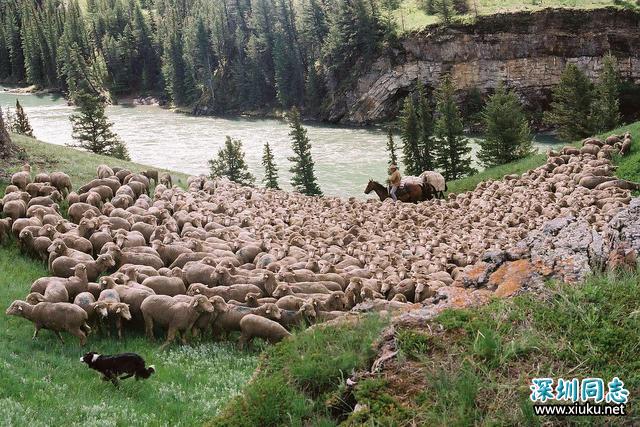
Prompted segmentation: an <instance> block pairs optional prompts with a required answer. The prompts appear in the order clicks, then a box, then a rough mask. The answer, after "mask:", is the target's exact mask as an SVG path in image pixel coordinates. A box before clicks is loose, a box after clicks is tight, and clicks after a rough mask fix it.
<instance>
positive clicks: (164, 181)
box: [160, 173, 173, 188]
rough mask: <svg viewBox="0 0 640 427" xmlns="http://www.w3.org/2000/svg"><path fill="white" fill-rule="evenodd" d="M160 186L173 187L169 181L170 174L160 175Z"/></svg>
mask: <svg viewBox="0 0 640 427" xmlns="http://www.w3.org/2000/svg"><path fill="white" fill-rule="evenodd" d="M160 184H164V185H166V186H167V188H171V187H173V182H172V180H171V174H168V173H163V174H161V175H160Z"/></svg>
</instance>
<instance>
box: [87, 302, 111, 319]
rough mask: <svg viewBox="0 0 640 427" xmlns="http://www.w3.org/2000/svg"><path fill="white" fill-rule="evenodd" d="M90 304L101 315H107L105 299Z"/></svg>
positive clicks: (107, 308)
mask: <svg viewBox="0 0 640 427" xmlns="http://www.w3.org/2000/svg"><path fill="white" fill-rule="evenodd" d="M91 306H92V307H93V309H94V310H95V311H96V312H97V313H98V314H99V315H100V316H101V317H107V316H108V315H109V303H107V302H106V301H97V302H94V303H93V304H91Z"/></svg>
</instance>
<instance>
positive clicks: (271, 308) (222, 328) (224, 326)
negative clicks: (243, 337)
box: [213, 297, 282, 336]
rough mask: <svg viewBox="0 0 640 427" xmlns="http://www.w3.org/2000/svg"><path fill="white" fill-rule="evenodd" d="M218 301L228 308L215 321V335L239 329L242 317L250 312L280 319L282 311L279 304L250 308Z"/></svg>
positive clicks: (222, 306)
mask: <svg viewBox="0 0 640 427" xmlns="http://www.w3.org/2000/svg"><path fill="white" fill-rule="evenodd" d="M214 298H216V297H214ZM218 298H219V297H218ZM218 301H219V302H218V304H219V305H220V307H221V308H226V310H222V311H221V312H220V313H219V314H218V316H217V317H216V320H215V322H214V323H213V333H214V336H218V335H220V334H223V335H227V334H228V333H229V332H231V331H239V330H240V320H242V318H243V317H244V316H246V315H248V314H255V315H258V316H262V317H267V318H270V319H274V320H278V319H280V316H281V313H282V310H280V308H278V306H277V305H275V304H270V303H269V304H264V305H262V306H260V307H257V308H249V307H241V306H233V305H231V304H225V303H224V301H220V300H218ZM223 304H224V305H223Z"/></svg>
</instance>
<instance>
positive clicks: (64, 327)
mask: <svg viewBox="0 0 640 427" xmlns="http://www.w3.org/2000/svg"><path fill="white" fill-rule="evenodd" d="M6 314H7V315H8V316H20V317H23V318H25V319H27V320H30V321H31V322H33V324H34V326H35V331H34V333H33V339H35V338H36V337H37V336H38V332H40V329H43V328H44V329H49V330H50V331H53V332H54V333H55V334H56V336H57V337H58V338H59V339H60V341H61V342H62V343H63V344H64V340H63V339H62V335H60V332H62V331H66V332H69V333H70V334H71V335H73V336H75V337H77V338H78V339H79V340H80V346H84V345H85V343H86V342H87V335H88V334H89V333H90V332H91V328H90V327H89V325H87V320H88V316H87V312H86V311H84V310H83V309H82V308H80V307H78V306H77V305H74V304H70V303H67V302H58V303H52V302H41V303H39V304H36V305H30V304H27V303H26V302H25V301H20V300H16V301H14V302H13V303H11V306H9V308H8V309H7V311H6Z"/></svg>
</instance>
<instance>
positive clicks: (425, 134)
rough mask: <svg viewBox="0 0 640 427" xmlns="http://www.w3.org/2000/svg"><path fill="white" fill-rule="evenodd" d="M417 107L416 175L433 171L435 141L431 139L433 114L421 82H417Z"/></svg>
mask: <svg viewBox="0 0 640 427" xmlns="http://www.w3.org/2000/svg"><path fill="white" fill-rule="evenodd" d="M417 89H418V105H417V106H416V113H417V115H418V127H419V132H420V137H419V143H418V145H419V152H420V155H419V159H420V162H419V170H418V171H416V172H417V174H416V175H420V174H421V173H422V172H424V171H432V170H434V169H435V159H434V156H435V140H434V138H433V113H432V112H431V107H430V106H429V100H428V99H427V94H426V90H425V88H424V86H423V84H422V82H418V87H417Z"/></svg>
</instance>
